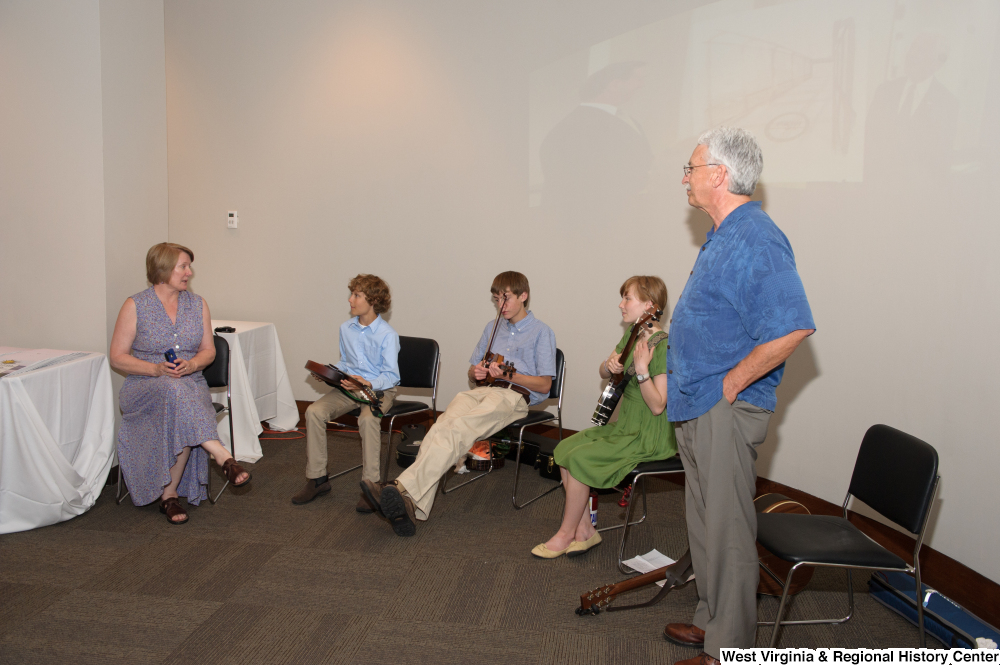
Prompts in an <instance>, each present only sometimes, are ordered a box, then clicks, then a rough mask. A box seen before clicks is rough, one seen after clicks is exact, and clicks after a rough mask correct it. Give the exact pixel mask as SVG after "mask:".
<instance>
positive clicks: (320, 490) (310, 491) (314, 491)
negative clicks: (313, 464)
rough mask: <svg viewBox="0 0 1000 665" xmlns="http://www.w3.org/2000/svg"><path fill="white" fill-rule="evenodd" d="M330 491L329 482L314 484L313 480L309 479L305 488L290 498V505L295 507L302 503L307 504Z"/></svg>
mask: <svg viewBox="0 0 1000 665" xmlns="http://www.w3.org/2000/svg"><path fill="white" fill-rule="evenodd" d="M329 491H330V481H329V480H327V481H326V482H323V483H320V484H319V485H317V484H316V481H315V480H314V479H309V480H307V481H306V486H305V487H303V488H302V489H300V490H299V491H298V492H296V493H295V495H294V496H292V503H294V504H295V505H296V506H301V505H302V504H303V503H309V502H310V501H312V500H313V499H315V498H316V497H318V496H319V495H320V494H326V493H327V492H329Z"/></svg>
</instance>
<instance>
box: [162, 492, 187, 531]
mask: <svg viewBox="0 0 1000 665" xmlns="http://www.w3.org/2000/svg"><path fill="white" fill-rule="evenodd" d="M160 512H161V513H163V514H164V515H166V516H167V521H168V522H170V523H171V524H184V523H185V522H187V521H188V515H187V512H185V511H184V509H183V508H181V502H180V501H178V499H177V497H176V496H172V497H170V498H169V499H164V500H163V501H161V502H160ZM178 515H183V516H184V519H182V520H174V518H175V517H177V516H178Z"/></svg>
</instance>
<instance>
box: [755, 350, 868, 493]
mask: <svg viewBox="0 0 1000 665" xmlns="http://www.w3.org/2000/svg"><path fill="white" fill-rule="evenodd" d="M818 376H819V366H818V365H817V364H816V354H815V353H814V351H813V341H812V336H809V337H807V338H806V339H805V341H804V342H802V343H801V344H799V348H797V349H795V353H793V354H792V356H791V357H790V358H789V359H788V360H787V361H786V363H785V374H784V376H783V377H782V379H781V385H779V386H778V406H777V408H775V410H774V416H773V417H772V418H771V425H770V431H769V434H768V438H767V440H766V441H765V442H764V445H762V446H761V447H760V448H759V449H758V450H757V454H758V458H757V475H758V476H765V477H770V472H771V460H772V459H773V458H774V456H775V455H777V454H778V452H779V448H780V447H781V425H782V424H783V423H784V422H785V414H786V413H787V412H788V409H789V408H790V407H791V406H792V404H794V403H795V400H796V399H797V398H798V396H799V395H800V394H801V393H802V391H803V389H805V387H806V386H807V385H808V384H809V383H810V382H811V381H812V380H813V379H815V378H817V377H818ZM797 443H802V442H797ZM859 443H860V442H859ZM847 480H848V479H846V478H845V479H844V483H845V485H844V489H845V491H846V489H847V485H846V483H847Z"/></svg>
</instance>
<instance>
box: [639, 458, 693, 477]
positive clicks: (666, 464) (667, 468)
mask: <svg viewBox="0 0 1000 665" xmlns="http://www.w3.org/2000/svg"><path fill="white" fill-rule="evenodd" d="M683 470H684V465H683V464H681V456H680V455H674V456H673V457H669V458H667V459H663V460H657V461H655V462H639V464H637V465H636V467H635V468H634V469H632V471H631V472H630V473H629V475H630V476H635V475H637V474H640V473H671V472H680V471H683Z"/></svg>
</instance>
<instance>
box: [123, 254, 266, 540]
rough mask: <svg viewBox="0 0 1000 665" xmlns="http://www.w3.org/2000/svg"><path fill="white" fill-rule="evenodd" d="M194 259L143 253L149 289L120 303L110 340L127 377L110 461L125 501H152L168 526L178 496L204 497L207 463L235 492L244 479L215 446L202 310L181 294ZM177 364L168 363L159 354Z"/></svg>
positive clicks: (208, 339) (181, 514)
mask: <svg viewBox="0 0 1000 665" xmlns="http://www.w3.org/2000/svg"><path fill="white" fill-rule="evenodd" d="M192 261H194V252H192V251H191V250H190V249H188V248H187V247H184V246H183V245H178V244H176V243H172V242H162V243H160V244H158V245H153V246H152V247H151V248H150V249H149V252H147V253H146V279H148V280H149V283H150V284H152V286H151V287H150V288H148V289H146V290H145V291H143V292H141V293H137V294H135V295H134V296H132V297H131V298H128V299H127V300H126V301H125V304H124V305H122V309H121V311H120V312H119V313H118V320H117V321H116V322H115V332H114V334H113V335H112V337H111V353H110V360H111V366H112V367H114V368H115V369H116V370H118V371H120V372H125V373H127V374H128V377H127V378H126V379H125V384H124V385H123V386H122V389H121V392H120V393H119V404H120V406H121V410H122V424H121V429H119V431H118V462H119V464H121V468H122V473H123V475H124V476H125V482H126V484H127V485H128V489H129V493H130V495H131V496H132V502H133V503H134V504H135V505H137V506H144V505H146V504H148V503H152V502H153V501H156V500H157V499H159V500H160V512H161V513H163V514H165V515H166V516H167V520H168V521H169V522H170V523H171V524H183V523H184V522H187V520H188V516H187V513H186V512H185V511H184V508H183V507H182V506H181V503H180V501H179V498H178V497H181V496H183V497H186V498H187V501H188V503H190V504H192V505H198V504H199V503H200V502H201V500H202V499H205V498H208V489H207V488H208V456H209V455H211V456H212V457H214V458H215V461H216V463H218V464H221V465H222V471H223V473H224V474H225V476H226V478H228V479H229V481H230V482H231V483H232V484H233V485H234V486H236V487H239V486H240V485H245V484H246V483H248V482H250V474H249V473H247V472H246V470H245V469H244V468H243V467H242V466H240V465H239V464H238V463H237V462H236V460H235V459H233V456H232V455H230V454H229V451H227V450H226V448H225V446H223V445H222V443H220V442H219V433H218V430H217V428H216V420H215V418H216V414H215V408H214V407H213V406H212V398H211V396H210V395H209V393H208V384H207V383H206V382H205V378H204V377H203V376H202V374H201V370H203V369H204V368H206V367H208V366H209V365H211V364H212V361H213V360H214V359H215V343H214V341H213V340H212V328H211V323H212V316H211V314H209V311H208V303H206V302H205V301H204V300H203V299H202V298H201V297H200V296H197V295H195V294H193V293H191V292H190V291H188V283H189V282H190V280H191V277H193V276H194V272H193V271H192V270H191V262H192ZM168 349H173V351H174V353H175V354H176V356H177V358H176V361H175V362H168V361H167V360H166V358H165V356H164V353H165V352H166V351H167V350H168Z"/></svg>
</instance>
